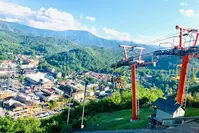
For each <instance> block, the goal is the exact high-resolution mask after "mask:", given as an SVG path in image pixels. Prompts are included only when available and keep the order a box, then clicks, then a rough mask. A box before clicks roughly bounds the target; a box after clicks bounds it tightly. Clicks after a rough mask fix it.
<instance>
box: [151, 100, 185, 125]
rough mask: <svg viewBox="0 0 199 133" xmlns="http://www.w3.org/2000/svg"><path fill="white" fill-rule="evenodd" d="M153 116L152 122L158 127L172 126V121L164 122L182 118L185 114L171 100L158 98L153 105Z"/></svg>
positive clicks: (179, 106) (177, 104) (178, 105)
mask: <svg viewBox="0 0 199 133" xmlns="http://www.w3.org/2000/svg"><path fill="white" fill-rule="evenodd" d="M153 106H154V111H155V115H153V117H152V121H153V122H155V123H156V124H158V125H172V124H174V123H175V121H174V120H164V119H168V118H176V117H182V116H184V114H185V110H184V109H183V108H182V107H181V105H180V104H179V103H177V102H176V101H175V100H173V99H172V98H167V99H163V98H158V99H157V100H156V101H155V102H154V103H153Z"/></svg>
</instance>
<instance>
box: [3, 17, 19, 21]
mask: <svg viewBox="0 0 199 133" xmlns="http://www.w3.org/2000/svg"><path fill="white" fill-rule="evenodd" d="M0 20H2V21H7V22H18V21H19V20H18V19H15V18H8V17H6V18H0Z"/></svg>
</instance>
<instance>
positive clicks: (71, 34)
mask: <svg viewBox="0 0 199 133" xmlns="http://www.w3.org/2000/svg"><path fill="white" fill-rule="evenodd" d="M0 30H4V31H10V32H13V33H17V34H20V35H26V36H27V35H33V36H42V37H54V38H55V37H56V38H62V39H63V38H64V39H67V40H69V41H72V42H75V43H78V44H82V45H92V46H97V47H107V48H118V46H119V44H129V45H138V46H144V47H145V48H146V49H147V51H153V50H154V49H157V47H156V46H153V45H143V44H137V43H135V42H133V43H132V42H127V41H118V40H107V39H104V38H100V37H97V36H95V35H93V34H91V33H90V32H88V31H78V30H65V31H51V30H44V29H37V28H33V27H29V26H26V25H22V24H18V23H11V22H4V21H0Z"/></svg>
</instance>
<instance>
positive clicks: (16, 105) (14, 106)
mask: <svg viewBox="0 0 199 133" xmlns="http://www.w3.org/2000/svg"><path fill="white" fill-rule="evenodd" d="M12 107H13V108H17V107H24V105H22V104H20V103H14V104H13V105H12Z"/></svg>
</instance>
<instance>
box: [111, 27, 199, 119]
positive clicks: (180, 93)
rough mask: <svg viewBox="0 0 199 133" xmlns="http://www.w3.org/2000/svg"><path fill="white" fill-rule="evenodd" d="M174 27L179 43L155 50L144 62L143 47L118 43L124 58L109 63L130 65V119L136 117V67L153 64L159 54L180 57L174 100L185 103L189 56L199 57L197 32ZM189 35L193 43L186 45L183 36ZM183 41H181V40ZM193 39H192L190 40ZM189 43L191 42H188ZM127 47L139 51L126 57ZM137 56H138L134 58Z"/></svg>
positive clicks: (115, 65) (117, 65) (120, 65)
mask: <svg viewBox="0 0 199 133" xmlns="http://www.w3.org/2000/svg"><path fill="white" fill-rule="evenodd" d="M176 29H177V30H179V31H180V33H179V36H173V38H176V37H178V38H179V44H178V45H177V46H175V45H174V43H175V42H174V41H173V44H172V43H170V44H172V45H173V46H172V47H171V48H170V49H166V50H157V51H154V52H153V57H152V61H150V62H145V61H144V60H142V59H141V58H142V54H143V50H144V48H143V47H138V46H127V45H120V47H121V48H123V50H124V58H123V59H122V60H121V61H119V62H117V63H116V64H113V65H111V67H112V68H119V67H122V66H131V79H132V120H137V119H138V115H137V114H138V108H139V107H138V106H137V98H136V68H139V67H144V66H148V65H152V64H153V65H154V66H155V64H156V63H157V62H158V60H159V56H164V55H173V56H180V57H182V63H181V65H180V66H181V71H180V77H179V84H178V90H177V98H176V101H177V102H178V103H179V104H180V105H181V106H182V107H183V106H184V105H183V104H184V103H185V104H186V102H185V101H186V99H185V98H184V95H185V85H186V77H187V70H188V63H189V59H190V57H196V58H197V57H199V47H198V46H197V42H198V38H199V32H198V30H197V29H188V28H183V27H180V26H178V25H177V26H176ZM187 36H189V37H190V41H189V42H192V41H193V45H189V46H186V45H185V43H186V42H187V41H186V39H185V38H184V37H187ZM184 39H185V41H184V42H183V40H184ZM192 39H193V40H192ZM190 44H191V43H190ZM127 49H130V51H134V50H135V49H139V52H138V53H136V54H134V56H130V57H128V55H127ZM136 57H138V58H136Z"/></svg>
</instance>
